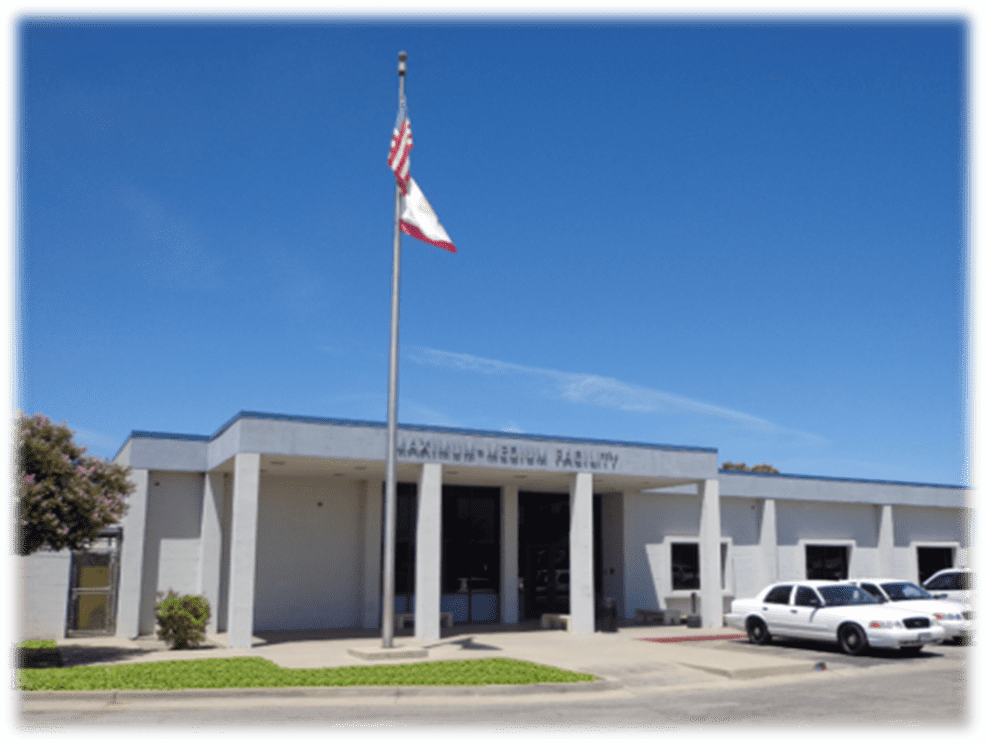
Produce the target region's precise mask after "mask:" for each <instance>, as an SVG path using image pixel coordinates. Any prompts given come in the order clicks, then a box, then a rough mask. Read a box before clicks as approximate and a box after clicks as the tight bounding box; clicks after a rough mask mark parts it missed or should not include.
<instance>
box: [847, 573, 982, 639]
mask: <svg viewBox="0 0 986 744" xmlns="http://www.w3.org/2000/svg"><path fill="white" fill-rule="evenodd" d="M848 583H850V584H854V585H855V586H858V587H862V588H863V589H865V590H866V591H868V592H869V593H870V594H871V595H873V598H874V599H875V600H876V601H877V602H895V603H897V602H899V603H900V606H901V607H905V606H906V607H907V609H911V610H914V611H916V612H926V613H927V614H929V615H931V616H932V617H933V618H935V620H937V621H938V623H939V625H941V626H942V627H943V628H945V640H947V641H961V640H963V639H964V638H966V637H967V636H968V635H969V634H970V632H971V631H972V607H970V606H969V605H967V604H965V603H963V602H953V601H950V600H947V599H935V598H934V597H933V596H932V595H931V594H929V593H928V592H926V591H925V590H924V589H922V588H921V587H919V586H918V585H917V584H914V583H912V582H910V581H901V580H899V579H849V581H848Z"/></svg>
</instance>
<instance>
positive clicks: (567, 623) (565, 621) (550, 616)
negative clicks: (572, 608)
mask: <svg viewBox="0 0 986 744" xmlns="http://www.w3.org/2000/svg"><path fill="white" fill-rule="evenodd" d="M541 628H542V629H544V630H548V629H549V628H562V629H564V630H571V629H572V616H571V615H560V614H558V613H553V612H546V613H544V614H543V615H541Z"/></svg>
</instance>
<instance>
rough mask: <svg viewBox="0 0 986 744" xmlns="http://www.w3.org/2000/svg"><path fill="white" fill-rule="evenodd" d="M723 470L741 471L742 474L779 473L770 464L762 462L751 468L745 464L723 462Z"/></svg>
mask: <svg viewBox="0 0 986 744" xmlns="http://www.w3.org/2000/svg"><path fill="white" fill-rule="evenodd" d="M722 469H723V470H741V471H743V472H744V473H779V472H781V471H780V470H778V469H777V468H775V467H774V466H773V465H771V464H770V463H766V462H762V463H760V464H759V465H754V466H753V467H752V468H751V467H750V466H749V465H747V464H746V463H745V462H724V463H723V464H722Z"/></svg>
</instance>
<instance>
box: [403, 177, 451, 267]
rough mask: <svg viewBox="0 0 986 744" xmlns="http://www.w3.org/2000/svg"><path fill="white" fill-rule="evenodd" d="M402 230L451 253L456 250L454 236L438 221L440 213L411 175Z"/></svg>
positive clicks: (405, 200) (405, 195)
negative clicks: (433, 207)
mask: <svg viewBox="0 0 986 744" xmlns="http://www.w3.org/2000/svg"><path fill="white" fill-rule="evenodd" d="M401 232H402V233H405V234H407V235H410V236H411V237H412V238H417V239H418V240H423V241H424V242H425V243H431V244H432V245H434V246H437V247H438V248H444V249H445V250H447V251H450V252H451V253H455V252H456V251H455V244H453V243H452V238H450V237H449V236H448V233H447V232H445V228H444V227H442V225H441V223H440V222H439V221H438V215H437V214H435V210H434V209H432V208H431V204H429V203H428V200H427V199H425V195H424V192H422V191H421V189H420V188H419V187H418V184H417V182H415V180H414V179H413V178H411V177H410V176H408V179H407V192H406V193H405V194H404V211H403V212H401Z"/></svg>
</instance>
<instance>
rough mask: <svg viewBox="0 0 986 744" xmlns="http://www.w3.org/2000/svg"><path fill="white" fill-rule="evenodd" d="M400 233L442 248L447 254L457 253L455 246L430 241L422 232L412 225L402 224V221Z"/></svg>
mask: <svg viewBox="0 0 986 744" xmlns="http://www.w3.org/2000/svg"><path fill="white" fill-rule="evenodd" d="M401 232H402V233H405V234H406V235H410V236H411V237H412V238H417V239H418V240H420V241H422V242H425V243H431V245H433V246H435V247H436V248H442V249H444V250H446V251H448V252H449V253H456V252H457V251H456V250H455V246H454V245H453V244H452V243H448V242H446V241H444V240H432V239H431V238H429V237H428V236H426V235H425V234H424V233H423V232H421V231H420V230H419V229H418V228H416V227H415V226H414V225H411V224H408V223H407V222H404V220H401Z"/></svg>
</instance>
